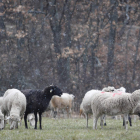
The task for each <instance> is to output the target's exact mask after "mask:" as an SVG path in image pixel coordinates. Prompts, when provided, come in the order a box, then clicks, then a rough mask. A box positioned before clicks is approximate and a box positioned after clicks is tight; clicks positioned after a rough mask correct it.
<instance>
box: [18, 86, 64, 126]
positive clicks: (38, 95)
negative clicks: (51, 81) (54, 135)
mask: <svg viewBox="0 0 140 140" xmlns="http://www.w3.org/2000/svg"><path fill="white" fill-rule="evenodd" d="M21 92H22V93H23V94H24V95H25V96H26V100H27V106H26V111H25V115H24V121H25V128H28V126H27V115H28V114H29V113H34V115H35V128H34V129H37V113H38V114H39V122H40V129H42V126H41V119H42V118H41V115H42V113H43V112H44V111H45V110H46V109H47V107H48V104H49V102H50V100H51V98H52V96H53V95H58V96H61V95H62V91H61V90H60V89H59V88H58V87H56V86H49V87H46V88H45V89H44V90H43V91H42V90H32V89H26V90H22V91H21Z"/></svg>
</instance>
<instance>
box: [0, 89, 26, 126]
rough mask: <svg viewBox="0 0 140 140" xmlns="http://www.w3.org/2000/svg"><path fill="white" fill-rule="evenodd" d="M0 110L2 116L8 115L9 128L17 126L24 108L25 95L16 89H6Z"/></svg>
mask: <svg viewBox="0 0 140 140" xmlns="http://www.w3.org/2000/svg"><path fill="white" fill-rule="evenodd" d="M1 110H2V113H3V114H4V116H6V115H7V116H9V115H10V122H11V124H10V129H13V128H16V127H18V122H19V121H20V120H21V119H22V117H23V115H24V112H25V110H26V97H25V95H24V94H23V93H22V92H20V91H19V90H17V89H8V90H7V91H6V92H5V93H4V96H3V104H2V107H1Z"/></svg>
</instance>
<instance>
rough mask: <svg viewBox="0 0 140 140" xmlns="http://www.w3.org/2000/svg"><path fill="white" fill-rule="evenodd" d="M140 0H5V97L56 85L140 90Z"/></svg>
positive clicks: (1, 87) (1, 43)
mask: <svg viewBox="0 0 140 140" xmlns="http://www.w3.org/2000/svg"><path fill="white" fill-rule="evenodd" d="M139 41H140V1H139V0H0V94H1V95H3V93H4V92H5V90H7V89H8V88H17V89H27V88H35V89H37V88H39V89H43V88H44V87H45V86H49V85H51V84H54V85H57V86H58V87H60V88H61V89H62V90H63V92H68V93H71V94H74V95H75V96H76V100H77V101H79V102H81V99H82V98H83V96H84V94H85V93H86V92H87V91H88V90H91V89H102V88H104V87H105V86H114V87H115V88H119V87H121V86H123V87H125V88H126V90H127V92H133V91H134V90H136V89H139V88H140V68H139V67H140V47H139V45H140V43H139Z"/></svg>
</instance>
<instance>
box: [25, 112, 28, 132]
mask: <svg viewBox="0 0 140 140" xmlns="http://www.w3.org/2000/svg"><path fill="white" fill-rule="evenodd" d="M24 122H25V128H27V129H28V125H27V113H25V115H24Z"/></svg>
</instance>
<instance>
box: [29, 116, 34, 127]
mask: <svg viewBox="0 0 140 140" xmlns="http://www.w3.org/2000/svg"><path fill="white" fill-rule="evenodd" d="M28 121H29V122H30V125H31V126H33V127H34V126H35V116H34V115H33V114H31V115H29V118H28Z"/></svg>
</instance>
